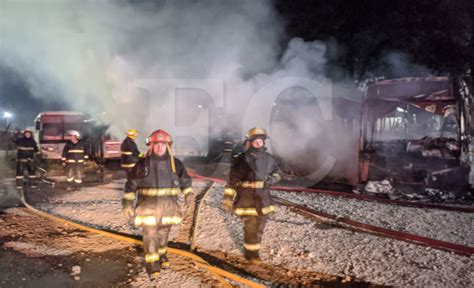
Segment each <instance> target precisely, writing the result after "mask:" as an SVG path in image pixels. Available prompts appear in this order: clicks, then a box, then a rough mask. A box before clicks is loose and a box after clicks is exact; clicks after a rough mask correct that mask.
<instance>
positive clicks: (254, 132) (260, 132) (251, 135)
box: [245, 127, 268, 141]
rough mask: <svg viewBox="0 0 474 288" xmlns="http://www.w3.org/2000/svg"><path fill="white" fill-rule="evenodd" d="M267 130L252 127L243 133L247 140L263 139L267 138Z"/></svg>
mask: <svg viewBox="0 0 474 288" xmlns="http://www.w3.org/2000/svg"><path fill="white" fill-rule="evenodd" d="M267 137H268V135H267V131H266V130H265V129H263V128H260V127H254V128H252V129H250V130H249V131H247V134H246V135H245V138H247V139H248V140H249V141H252V140H255V139H257V138H261V139H263V140H265V139H267Z"/></svg>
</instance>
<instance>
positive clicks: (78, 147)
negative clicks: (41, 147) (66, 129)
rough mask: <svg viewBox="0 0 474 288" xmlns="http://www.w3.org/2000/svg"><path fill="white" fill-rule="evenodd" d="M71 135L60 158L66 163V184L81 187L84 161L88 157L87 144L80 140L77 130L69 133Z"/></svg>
mask: <svg viewBox="0 0 474 288" xmlns="http://www.w3.org/2000/svg"><path fill="white" fill-rule="evenodd" d="M69 134H70V135H71V137H72V139H71V140H69V141H68V142H67V143H66V145H64V149H63V154H62V158H61V160H62V161H63V163H65V165H66V174H67V175H66V177H67V183H68V185H73V184H74V186H75V187H76V188H77V189H80V188H81V184H82V178H83V176H84V164H85V163H84V162H85V160H86V159H88V158H89V156H88V154H89V153H88V149H87V145H86V143H85V142H84V141H82V140H80V139H79V137H80V134H79V133H78V132H77V131H73V132H71V133H69Z"/></svg>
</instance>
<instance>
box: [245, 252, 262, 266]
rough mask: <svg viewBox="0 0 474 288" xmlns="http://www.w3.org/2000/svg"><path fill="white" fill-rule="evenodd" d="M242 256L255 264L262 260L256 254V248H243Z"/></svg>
mask: <svg viewBox="0 0 474 288" xmlns="http://www.w3.org/2000/svg"><path fill="white" fill-rule="evenodd" d="M244 257H245V259H246V260H248V261H250V262H252V263H255V264H257V263H261V262H262V259H260V257H259V256H258V250H257V251H254V250H247V249H245V250H244Z"/></svg>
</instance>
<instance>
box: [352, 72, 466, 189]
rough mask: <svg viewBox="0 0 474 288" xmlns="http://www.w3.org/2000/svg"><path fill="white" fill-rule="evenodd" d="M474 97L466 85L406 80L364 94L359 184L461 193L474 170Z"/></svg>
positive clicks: (373, 87)
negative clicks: (473, 141) (385, 181)
mask: <svg viewBox="0 0 474 288" xmlns="http://www.w3.org/2000/svg"><path fill="white" fill-rule="evenodd" d="M471 104H472V95H471V94H470V92H469V89H468V86H467V84H466V82H465V81H464V80H462V79H453V78H448V77H428V78H403V79H392V80H384V81H379V82H375V83H373V84H371V85H368V86H367V89H366V91H365V96H364V101H363V107H362V120H361V133H360V154H359V180H360V182H367V181H368V180H382V179H390V180H391V181H392V182H393V184H394V185H395V186H398V187H400V186H402V187H406V188H408V187H412V188H413V187H416V188H415V189H417V190H422V189H424V188H441V189H450V190H457V191H462V190H464V189H466V188H468V187H469V184H470V183H469V178H470V177H469V173H470V168H471V159H470V153H469V152H470V142H471V131H470V129H471V128H470V127H471V110H470V109H471Z"/></svg>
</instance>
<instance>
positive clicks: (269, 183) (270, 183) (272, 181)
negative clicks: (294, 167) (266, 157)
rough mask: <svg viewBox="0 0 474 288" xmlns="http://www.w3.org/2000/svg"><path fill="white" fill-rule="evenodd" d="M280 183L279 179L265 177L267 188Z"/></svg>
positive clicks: (270, 176) (271, 176) (269, 176)
mask: <svg viewBox="0 0 474 288" xmlns="http://www.w3.org/2000/svg"><path fill="white" fill-rule="evenodd" d="M278 181H280V179H279V177H277V176H273V175H268V176H267V177H265V186H267V187H270V186H273V185H275V184H276V183H278Z"/></svg>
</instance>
